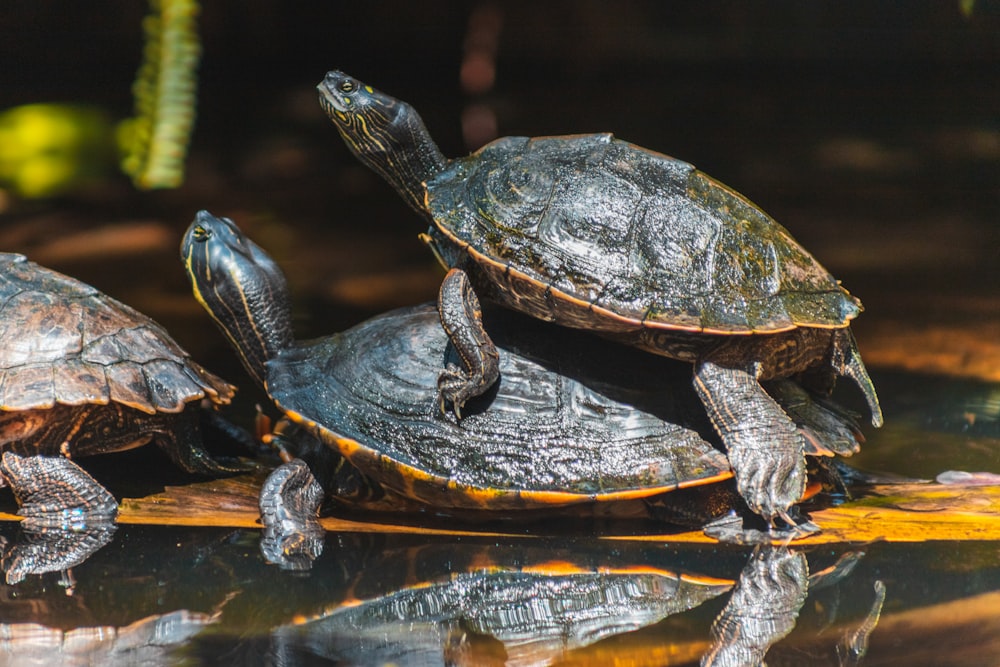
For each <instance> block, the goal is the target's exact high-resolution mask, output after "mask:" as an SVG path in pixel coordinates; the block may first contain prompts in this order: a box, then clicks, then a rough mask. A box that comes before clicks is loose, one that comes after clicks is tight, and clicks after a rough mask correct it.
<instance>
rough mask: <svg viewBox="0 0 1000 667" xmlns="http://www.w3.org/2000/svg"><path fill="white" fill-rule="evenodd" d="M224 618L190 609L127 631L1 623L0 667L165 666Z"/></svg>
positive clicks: (131, 626)
mask: <svg viewBox="0 0 1000 667" xmlns="http://www.w3.org/2000/svg"><path fill="white" fill-rule="evenodd" d="M220 615H221V612H215V613H212V614H207V613H201V612H192V611H188V610H186V609H181V610H178V611H173V612H169V613H166V614H156V615H154V616H149V617H147V618H143V619H140V620H138V621H135V622H134V623H130V624H129V625H127V626H124V627H114V626H90V627H79V628H72V629H70V630H62V629H60V628H53V627H48V626H45V625H42V624H40V623H0V664H5V665H6V664H11V665H57V664H58V665H104V666H105V667H114V666H115V665H122V666H125V665H166V664H174V662H175V661H176V658H171V655H170V654H171V653H172V652H173V651H175V650H177V649H179V648H181V647H182V646H183V645H185V644H186V643H188V642H189V641H190V640H191V638H192V637H194V636H195V635H197V634H198V633H200V632H201V631H202V630H204V629H205V628H206V627H208V626H209V625H212V624H213V623H217V622H218V620H219V618H220Z"/></svg>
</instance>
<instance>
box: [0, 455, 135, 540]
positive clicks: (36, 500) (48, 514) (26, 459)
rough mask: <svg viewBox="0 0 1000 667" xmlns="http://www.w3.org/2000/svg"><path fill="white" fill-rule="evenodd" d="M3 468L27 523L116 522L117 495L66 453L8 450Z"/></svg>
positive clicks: (73, 524)
mask: <svg viewBox="0 0 1000 667" xmlns="http://www.w3.org/2000/svg"><path fill="white" fill-rule="evenodd" d="M0 470H2V472H3V476H4V478H6V480H7V482H8V483H9V484H10V486H11V488H12V489H13V490H14V497H15V498H17V502H18V504H19V505H20V506H21V509H20V510H18V514H19V515H21V516H22V517H24V525H25V526H31V527H37V528H64V529H74V528H75V529H80V528H85V527H88V526H93V525H98V524H109V523H113V522H114V520H115V517H116V515H117V514H118V503H117V501H115V497H114V496H112V495H111V493H110V492H109V491H108V490H107V489H105V488H104V487H103V486H101V485H100V484H98V482H97V480H95V479H94V478H93V477H91V476H90V475H89V474H87V472H85V471H84V470H83V468H81V467H80V466H78V465H76V464H75V463H73V462H72V461H70V460H69V459H68V458H66V457H64V456H21V455H19V454H15V453H14V452H9V451H8V452H4V453H3V457H2V459H0Z"/></svg>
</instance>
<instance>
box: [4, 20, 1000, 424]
mask: <svg viewBox="0 0 1000 667" xmlns="http://www.w3.org/2000/svg"><path fill="white" fill-rule="evenodd" d="M148 11H149V8H148V7H147V6H146V5H145V3H140V2H135V0H119V1H113V0H100V1H98V2H94V3H83V4H81V3H72V2H37V1H28V0H7V1H6V2H4V3H3V5H2V7H0V62H2V63H3V67H2V68H0V249H2V250H4V251H14V252H22V253H25V254H27V255H28V256H29V257H30V258H31V259H33V260H35V261H37V262H39V263H43V264H46V265H49V266H52V267H53V268H56V269H59V270H62V271H64V272H67V273H70V274H72V275H75V276H77V277H79V278H81V279H83V280H85V281H87V282H90V283H92V284H94V285H96V286H97V287H99V288H100V289H102V290H104V291H106V292H108V293H109V294H111V295H113V296H115V297H117V298H119V299H121V300H123V301H125V302H127V303H129V304H131V305H133V306H135V307H137V308H139V309H141V310H143V311H145V312H146V313H148V314H150V315H151V316H153V317H154V318H156V319H158V320H159V321H161V322H162V323H163V324H164V325H165V326H167V328H168V329H170V330H171V332H173V333H174V334H175V336H176V338H177V339H178V340H179V341H180V342H181V343H182V344H183V345H185V346H186V347H188V348H189V349H190V350H192V352H193V353H194V354H195V356H196V357H198V358H199V359H200V360H201V361H203V362H204V363H206V365H208V366H210V367H212V368H213V369H214V370H217V371H219V372H220V373H223V374H226V375H227V376H229V377H230V378H232V379H233V380H234V381H235V382H237V383H238V384H241V385H247V392H248V393H247V395H248V396H250V397H254V393H253V391H252V389H250V388H249V385H248V383H247V382H246V381H245V376H243V375H242V370H241V369H240V368H239V367H238V364H237V363H236V361H235V359H234V358H233V356H232V354H231V353H230V352H229V350H228V348H227V347H226V345H225V343H224V341H223V340H222V338H221V336H219V335H218V334H217V332H216V331H215V329H214V328H213V327H212V325H211V324H210V322H209V320H208V318H207V316H205V315H204V313H202V312H201V311H200V308H199V306H198V305H197V304H196V303H195V301H194V300H193V298H191V296H190V294H189V290H188V287H187V283H186V280H185V278H184V275H183V274H182V271H181V268H180V265H179V262H178V261H177V245H178V243H179V241H180V237H181V234H182V233H183V231H184V229H185V228H186V226H187V225H188V224H189V222H190V220H191V219H192V217H193V215H194V213H195V212H196V211H197V210H198V209H201V208H207V209H209V210H210V211H212V212H213V213H215V214H218V215H225V216H228V217H232V218H233V219H234V220H236V222H237V223H238V224H240V225H241V226H242V227H243V228H244V229H245V230H246V231H247V232H248V233H249V234H250V235H251V236H252V237H253V238H255V239H256V240H257V241H258V242H259V243H260V244H261V245H262V246H264V247H265V248H266V249H267V250H268V251H269V252H271V253H272V254H274V255H275V256H276V257H277V258H278V259H279V261H281V263H282V265H283V267H284V268H285V270H286V272H287V273H288V274H289V277H290V280H291V283H292V288H293V291H294V294H295V298H296V306H295V308H296V309H295V312H296V317H297V327H298V332H299V334H300V335H301V336H303V337H305V336H311V335H319V334H322V333H328V332H330V331H333V330H336V329H339V328H343V327H345V326H348V325H350V324H352V323H355V322H357V321H359V320H360V319H361V318H363V317H365V316H367V315H370V314H372V313H375V312H377V311H380V310H384V309H387V308H389V307H393V306H398V305H405V304H413V303H416V302H419V301H423V300H427V299H430V298H433V296H434V295H435V292H436V288H437V285H438V282H439V280H440V277H441V270H440V269H439V268H438V267H437V266H436V264H435V263H434V260H433V259H432V257H431V256H430V254H429V253H428V252H427V251H426V249H425V248H424V247H423V245H422V244H421V243H419V242H418V241H417V239H416V235H417V234H418V233H419V232H420V231H422V227H423V225H422V223H421V221H420V220H419V219H418V218H417V217H416V216H415V215H414V214H413V213H412V212H411V211H410V210H409V209H407V208H406V207H405V205H404V204H403V202H402V200H400V199H399V198H398V197H397V196H396V195H395V193H394V192H393V191H391V190H390V188H389V186H387V185H386V184H384V183H383V182H382V181H381V180H379V178H378V177H377V176H376V175H375V174H373V173H372V172H370V171H368V170H367V169H366V168H365V167H363V166H362V165H360V163H358V162H356V160H355V159H354V158H353V157H352V156H351V155H350V154H349V153H348V151H347V149H346V147H345V146H344V145H343V142H342V141H341V140H340V138H339V135H338V134H337V132H336V131H335V129H334V128H333V127H332V126H331V125H330V123H329V122H328V121H327V119H326V118H325V116H324V114H323V113H322V111H321V110H320V108H319V105H318V104H317V101H316V92H315V86H316V84H317V83H318V82H319V81H320V79H321V78H322V76H323V75H324V73H325V72H326V71H327V70H329V69H333V68H339V69H343V70H345V71H347V72H350V73H351V74H353V75H355V76H357V77H358V78H359V79H361V80H362V81H365V82H366V83H370V84H372V85H374V86H375V87H377V88H380V89H382V90H384V91H386V92H389V93H390V94H393V95H395V96H397V97H399V98H402V99H404V100H407V101H409V102H410V103H411V104H413V105H414V106H415V107H416V108H417V109H418V110H419V111H420V112H421V113H422V115H423V117H424V120H425V122H426V124H427V126H428V127H429V129H430V130H431V132H432V134H433V135H434V136H435V137H436V139H437V141H438V142H439V144H440V146H441V148H442V150H443V151H444V152H445V154H446V155H450V156H457V155H462V154H464V153H466V152H468V151H470V150H473V149H475V148H477V147H479V146H480V145H482V144H483V143H484V142H486V141H489V140H490V139H492V138H494V137H496V136H502V135H510V134H523V135H544V134H562V133H579V132H596V131H611V132H614V133H615V134H616V135H617V136H619V137H621V138H623V139H626V140H629V141H632V142H635V143H637V144H640V145H643V146H646V147H648V148H651V149H654V150H657V151H660V152H663V153H667V154H669V155H673V156H675V157H678V158H681V159H683V160H686V161H688V162H691V163H693V164H695V165H696V166H697V167H699V168H700V169H702V170H703V171H705V172H707V173H708V174H710V175H712V176H714V177H716V178H717V179H719V180H721V181H722V182H724V183H727V184H729V185H731V186H732V187H734V188H735V189H736V190H738V191H740V192H742V193H743V194H745V195H746V196H747V197H749V198H750V199H751V200H753V201H754V202H756V203H757V204H758V205H760V206H761V207H762V208H763V209H764V210H766V211H768V212H769V213H770V214H771V215H772V216H773V217H775V218H776V219H777V220H778V221H779V222H781V223H782V224H783V225H785V226H786V227H787V228H788V229H789V230H790V231H791V232H792V233H793V234H794V235H795V236H796V237H797V238H798V239H799V241H800V242H802V243H803V245H805V247H807V248H808V249H809V250H810V251H811V252H812V253H813V254H815V255H816V256H817V257H818V258H819V259H820V261H821V262H823V263H824V264H825V265H826V266H827V268H829V269H830V270H831V271H832V272H833V273H834V274H835V275H837V276H838V277H839V278H840V279H841V280H842V281H843V282H844V284H845V286H846V287H847V288H848V289H849V290H851V291H852V292H853V293H855V294H857V295H858V296H860V297H861V298H862V300H863V301H864V303H865V305H866V307H867V312H866V313H865V314H864V315H862V317H861V318H860V319H859V320H858V321H857V324H856V325H855V331H856V333H857V336H858V339H859V341H860V345H861V349H862V353H863V354H864V355H865V358H866V360H867V361H868V364H869V365H870V366H871V367H873V369H874V370H875V371H876V372H883V373H891V372H895V371H898V370H908V371H911V372H912V371H916V372H918V373H920V374H922V375H927V376H930V377H941V376H949V377H958V378H962V379H964V380H969V381H975V382H984V381H992V382H996V381H1000V307H998V305H1000V289H998V288H1000V280H998V271H997V268H996V267H997V260H998V259H1000V227H998V224H997V223H998V221H997V211H998V209H1000V3H998V2H995V1H992V2H991V1H982V0H977V1H975V2H972V1H971V0H963V1H961V2H960V1H959V0H953V1H945V2H929V1H927V2H917V1H914V2H905V3H903V2H896V1H894V0H884V1H871V2H857V3H844V2H840V1H835V0H829V1H824V0H799V1H795V2H768V3H763V2H751V3H746V2H735V1H724V0H720V1H709V2H698V3H679V2H672V3H664V2H653V1H648V2H644V1H639V0H621V1H619V2H615V3H607V2H603V1H600V0H580V1H573V2H570V1H552V2H544V3H538V2H527V1H512V2H487V1H475V2H473V1H470V2H460V1H456V0H436V1H435V0H432V1H424V2H411V1H402V0H395V1H389V2H373V3H339V2H338V3H286V2H278V1H276V0H257V1H255V2H249V3H248V2H239V1H235V0H215V1H213V2H206V3H204V4H203V6H201V8H200V13H199V14H198V16H197V20H196V23H197V41H198V42H200V47H201V60H200V66H199V67H198V70H197V89H196V90H197V110H196V119H195V123H194V126H193V133H192V134H191V138H190V146H189V152H188V155H187V159H186V160H185V161H184V163H183V166H184V170H185V171H184V180H183V183H182V185H181V186H180V187H178V188H174V189H154V190H139V189H137V188H136V187H135V186H134V185H133V184H132V181H131V180H130V179H129V178H128V177H127V176H126V175H124V174H123V173H122V171H121V169H120V167H119V162H120V156H119V148H118V145H117V144H118V141H119V140H120V138H121V136H122V130H121V125H120V123H121V121H122V120H124V119H126V118H128V117H129V116H131V115H132V114H133V105H134V99H133V92H132V86H133V81H134V80H135V78H136V72H137V70H138V68H139V64H140V61H141V59H142V54H143V48H144V47H143V45H144V32H143V28H142V25H143V17H144V16H145V15H146V14H147V13H148ZM38 105H44V106H38ZM877 379H878V378H877ZM883 394H884V395H885V394H886V392H885V391H883ZM883 398H884V400H885V399H886V396H884V397H883ZM990 400H995V399H990ZM888 402H889V406H888V412H887V416H888V417H889V418H891V416H892V414H891V413H892V399H891V397H889V398H888ZM996 407H997V406H996V405H994V408H996Z"/></svg>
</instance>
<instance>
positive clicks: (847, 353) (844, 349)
mask: <svg viewBox="0 0 1000 667" xmlns="http://www.w3.org/2000/svg"><path fill="white" fill-rule="evenodd" d="M838 333H839V336H838V340H837V342H836V343H835V344H834V346H833V350H834V351H833V364H834V367H835V368H836V370H837V372H838V373H839V374H840V375H843V376H844V377H848V378H850V379H851V380H853V381H854V384H856V385H857V386H858V388H859V389H861V393H862V394H864V396H865V400H866V401H867V402H868V409H869V410H871V413H872V426H874V427H875V428H878V427H880V426H882V407H881V406H880V405H879V403H878V394H876V393H875V385H874V384H873V383H872V379H871V377H870V376H869V375H868V369H867V368H865V362H864V361H862V360H861V353H860V352H859V351H858V344H857V341H855V340H854V334H853V333H851V331H850V329H841V330H840V331H839V332H838Z"/></svg>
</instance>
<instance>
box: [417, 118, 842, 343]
mask: <svg viewBox="0 0 1000 667" xmlns="http://www.w3.org/2000/svg"><path fill="white" fill-rule="evenodd" d="M425 204H426V207H427V209H428V211H429V212H430V214H431V216H432V217H433V219H434V223H435V225H436V230H437V231H438V232H439V233H441V234H443V235H444V236H445V237H446V238H447V239H448V240H450V241H451V242H452V243H454V244H455V245H457V246H458V247H459V248H462V249H464V250H466V251H467V252H468V254H469V255H470V256H471V258H472V259H473V261H475V262H476V263H478V265H479V266H480V268H481V269H482V270H483V271H484V272H485V274H486V278H487V282H488V283H492V284H493V285H494V286H495V287H498V288H499V289H498V290H496V291H498V292H499V295H498V298H500V299H501V300H502V301H505V302H507V303H511V302H514V303H516V304H517V305H518V309H520V310H523V311H525V312H528V313H530V314H532V315H534V316H537V317H542V318H543V319H550V320H551V319H555V320H556V321H560V322H563V323H570V324H575V325H577V326H581V327H585V328H591V329H596V330H600V331H605V332H617V331H625V330H628V329H631V328H634V327H635V326H650V327H662V328H665V329H676V330H681V331H691V332H704V333H716V334H746V333H773V332H780V331H787V330H790V329H793V328H796V327H800V326H806V327H821V328H838V327H844V326H847V324H848V323H849V321H850V320H851V319H852V318H854V317H855V316H856V315H857V314H858V313H859V312H860V310H861V304H860V302H859V301H858V300H857V299H855V298H854V297H852V296H851V295H850V294H848V293H847V291H846V290H844V289H843V288H842V287H841V286H840V284H839V282H838V281H837V280H836V279H834V278H833V276H831V275H830V274H829V273H828V272H827V271H826V269H824V268H823V267H822V266H821V265H820V264H819V262H817V261H816V259H814V258H813V257H812V255H810V254H809V253H808V252H806V250H804V249H803V248H802V247H801V246H800V245H799V244H798V243H797V242H796V241H795V240H794V239H793V238H792V236H791V235H790V234H789V233H788V232H787V231H786V230H785V229H784V228H783V227H782V226H781V225H779V224H778V223H777V222H775V221H774V220H773V219H772V218H770V217H769V216H768V215H767V214H765V213H764V212H763V211H761V210H760V209H759V208H758V207H757V206H755V205H754V204H752V203H751V202H750V201H748V200H747V199H746V198H744V197H743V196H742V195H740V194H739V193H737V192H735V191H734V190H732V189H730V188H728V187H726V186H725V185H723V184H721V183H719V182H718V181H716V180H713V179H712V178H710V177H709V176H707V175H705V174H703V173H702V172H700V171H698V170H697V169H695V168H694V167H693V166H692V165H690V164H688V163H686V162H682V161H680V160H675V159H673V158H671V157H667V156H665V155H662V154H659V153H655V152H653V151H650V150H647V149H644V148H640V147H638V146H635V145H634V144H630V143H627V142H624V141H621V140H618V139H615V138H614V137H613V136H612V135H610V134H591V135H575V136H561V137H558V136H557V137H541V138H534V139H529V138H526V137H507V138H503V139H498V140H497V141H494V142H493V143H491V144H488V145H487V146H485V147H483V148H482V149H480V150H479V151H478V152H476V153H473V154H472V155H470V156H468V157H466V158H460V159H455V160H451V161H450V162H449V163H448V166H447V168H446V169H445V170H444V171H443V172H441V173H440V174H438V175H436V176H435V177H434V178H433V179H431V180H430V181H428V182H427V183H426V202H425Z"/></svg>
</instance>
